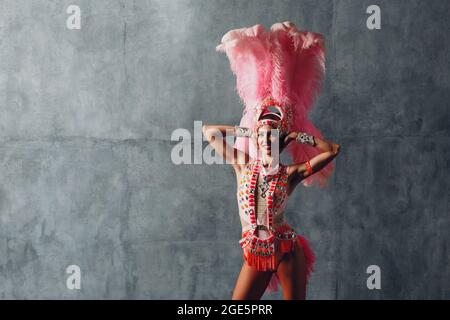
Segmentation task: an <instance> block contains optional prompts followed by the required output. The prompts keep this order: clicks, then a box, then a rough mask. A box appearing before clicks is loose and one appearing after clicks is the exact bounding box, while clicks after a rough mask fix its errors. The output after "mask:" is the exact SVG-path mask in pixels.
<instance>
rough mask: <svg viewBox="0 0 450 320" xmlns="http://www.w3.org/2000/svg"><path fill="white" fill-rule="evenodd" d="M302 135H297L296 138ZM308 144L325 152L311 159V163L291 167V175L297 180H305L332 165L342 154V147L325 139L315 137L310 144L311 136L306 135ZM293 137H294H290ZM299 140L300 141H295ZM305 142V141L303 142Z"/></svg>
mask: <svg viewBox="0 0 450 320" xmlns="http://www.w3.org/2000/svg"><path fill="white" fill-rule="evenodd" d="M300 134H302V133H296V137H297V136H298V135H300ZM303 135H304V136H305V137H306V140H305V141H307V142H305V143H309V144H310V145H312V146H314V147H316V148H318V149H320V150H322V151H323V152H322V153H320V154H318V155H316V156H315V157H313V158H311V159H309V161H306V162H302V163H296V164H293V165H290V166H289V175H294V176H295V177H296V178H297V179H299V180H303V179H304V178H306V177H308V176H310V175H312V174H314V173H316V172H317V171H320V170H321V169H322V168H324V167H325V166H326V165H327V164H328V163H330V162H331V161H332V160H333V159H334V158H335V157H336V156H337V155H338V154H339V152H340V150H341V146H340V145H339V144H337V143H334V142H332V141H327V140H325V139H320V138H318V137H313V139H311V140H310V141H312V142H311V143H310V142H309V140H308V138H309V137H311V136H308V135H305V134H303ZM290 136H291V137H292V135H290ZM293 140H297V141H298V140H299V139H293ZM297 141H295V142H294V143H299V142H297ZM302 141H303V140H302Z"/></svg>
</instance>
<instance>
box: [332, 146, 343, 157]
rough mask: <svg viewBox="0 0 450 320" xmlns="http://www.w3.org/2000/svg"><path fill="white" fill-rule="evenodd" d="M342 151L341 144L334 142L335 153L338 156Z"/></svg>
mask: <svg viewBox="0 0 450 320" xmlns="http://www.w3.org/2000/svg"><path fill="white" fill-rule="evenodd" d="M340 152H341V146H340V145H339V144H337V143H333V154H334V155H335V156H337V155H338V154H339V153H340Z"/></svg>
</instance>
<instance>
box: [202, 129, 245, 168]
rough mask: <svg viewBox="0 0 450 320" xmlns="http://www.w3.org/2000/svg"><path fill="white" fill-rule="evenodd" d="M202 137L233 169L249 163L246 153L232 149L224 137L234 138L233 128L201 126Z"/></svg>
mask: <svg viewBox="0 0 450 320" xmlns="http://www.w3.org/2000/svg"><path fill="white" fill-rule="evenodd" d="M202 128H203V135H204V136H205V138H206V139H207V140H208V142H209V144H210V145H211V146H212V147H213V148H214V150H215V151H216V152H217V153H219V154H220V155H221V156H222V157H223V158H224V159H225V161H226V163H229V164H231V165H233V167H235V168H239V166H240V165H243V164H245V163H247V162H248V161H249V156H248V154H247V153H245V152H243V151H241V150H238V149H236V148H233V146H231V145H230V144H229V143H228V142H227V141H226V140H225V139H224V137H226V136H228V135H233V136H236V128H235V126H227V125H203V127H202Z"/></svg>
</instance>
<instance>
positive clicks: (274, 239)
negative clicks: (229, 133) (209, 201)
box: [237, 160, 314, 292]
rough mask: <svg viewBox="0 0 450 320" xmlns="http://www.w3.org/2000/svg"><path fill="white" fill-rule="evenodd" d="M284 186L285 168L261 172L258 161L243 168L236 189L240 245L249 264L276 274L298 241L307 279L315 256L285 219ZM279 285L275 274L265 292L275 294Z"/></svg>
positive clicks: (286, 196)
mask: <svg viewBox="0 0 450 320" xmlns="http://www.w3.org/2000/svg"><path fill="white" fill-rule="evenodd" d="M287 187H288V175H287V166H286V165H284V164H282V163H280V164H279V165H278V169H277V170H276V171H275V172H274V173H273V174H266V173H265V172H264V167H263V166H262V164H261V162H260V160H255V161H253V162H251V163H249V164H247V165H246V166H245V167H244V168H243V171H242V173H241V175H240V179H239V183H238V190H237V200H238V205H239V217H240V220H241V224H242V238H241V240H240V241H239V244H240V245H241V247H242V249H243V257H244V259H245V260H246V261H247V263H248V264H249V265H251V266H253V267H254V268H256V269H257V270H260V271H269V270H270V271H276V267H277V264H278V263H279V259H280V258H281V256H282V254H284V253H286V252H290V251H293V250H294V248H295V247H294V244H295V241H297V242H298V244H299V247H302V248H303V251H304V254H305V257H306V264H307V270H306V273H307V279H309V277H310V274H311V272H312V270H313V264H314V254H313V252H312V250H311V249H310V247H309V245H308V242H307V240H306V239H305V238H303V237H302V236H300V235H298V234H296V232H295V231H294V229H293V228H292V227H291V226H290V225H289V223H288V222H287V221H286V219H285V216H284V211H285V208H286V204H287V201H288V198H289V197H288V194H287ZM277 258H278V259H277ZM277 260H278V261H277ZM298 272H301V270H299V271H298ZM278 284H279V280H278V277H277V275H276V273H275V272H274V273H273V275H272V278H271V281H270V283H269V286H268V287H267V289H266V291H267V292H274V291H277V290H278Z"/></svg>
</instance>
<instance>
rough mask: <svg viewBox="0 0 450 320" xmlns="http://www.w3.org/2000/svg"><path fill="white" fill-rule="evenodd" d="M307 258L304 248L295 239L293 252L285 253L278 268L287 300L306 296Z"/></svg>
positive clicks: (302, 298) (278, 274)
mask: <svg viewBox="0 0 450 320" xmlns="http://www.w3.org/2000/svg"><path fill="white" fill-rule="evenodd" d="M306 270H307V269H306V258H305V254H304V252H303V248H302V247H301V246H300V245H299V244H298V242H297V241H295V249H294V251H293V252H288V253H285V254H284V256H283V258H282V259H281V261H280V263H279V264H278V268H277V276H278V279H279V280H280V285H281V288H282V291H283V299H285V300H304V299H305V297H306Z"/></svg>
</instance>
